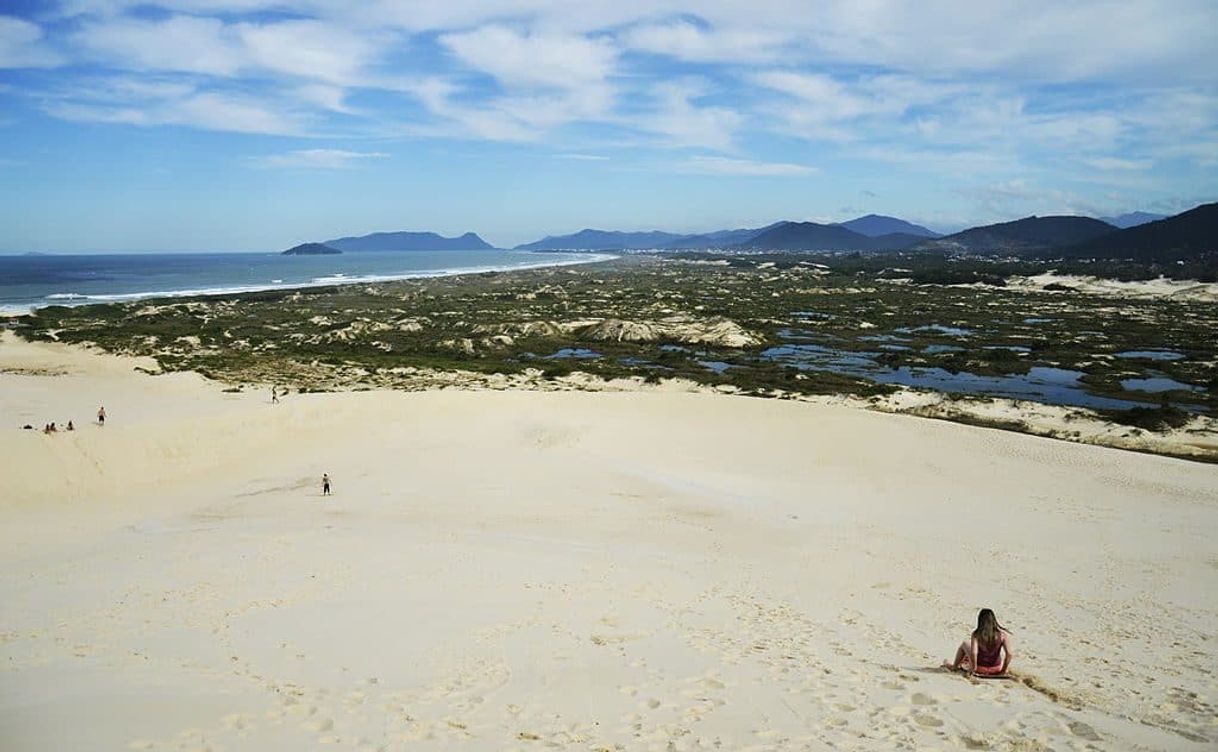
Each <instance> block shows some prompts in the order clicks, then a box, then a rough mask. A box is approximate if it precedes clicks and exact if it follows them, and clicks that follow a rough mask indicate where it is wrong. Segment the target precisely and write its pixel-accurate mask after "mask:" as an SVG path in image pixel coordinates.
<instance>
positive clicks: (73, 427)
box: [68, 420, 76, 431]
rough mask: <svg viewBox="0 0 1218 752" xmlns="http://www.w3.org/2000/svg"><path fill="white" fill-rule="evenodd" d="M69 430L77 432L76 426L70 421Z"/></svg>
mask: <svg viewBox="0 0 1218 752" xmlns="http://www.w3.org/2000/svg"><path fill="white" fill-rule="evenodd" d="M68 430H69V431H75V430H76V426H74V425H72V421H70V420H69V421H68Z"/></svg>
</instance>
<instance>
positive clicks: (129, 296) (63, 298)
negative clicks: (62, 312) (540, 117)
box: [0, 249, 618, 319]
mask: <svg viewBox="0 0 1218 752" xmlns="http://www.w3.org/2000/svg"><path fill="white" fill-rule="evenodd" d="M497 250H500V249H497ZM401 253H411V252H410V251H402V252H401ZM521 253H528V254H530V255H535V256H539V257H542V258H544V256H545V253H544V252H537V251H521ZM64 255H71V254H64ZM216 255H219V256H232V255H235V254H216ZM257 255H259V256H263V255H266V256H271V257H276V256H279V255H280V254H274V253H268V254H257ZM353 255H356V256H358V255H359V254H358V252H357V253H354V254H353ZM616 258H618V256H616V255H614V254H610V253H589V254H586V258H578V259H565V260H558V261H545V262H540V261H539V262H538V263H536V264H521V265H494V264H492V265H483V266H475V267H451V268H446V269H438V270H430V271H411V272H402V273H401V274H365V275H358V276H347V275H346V274H343V273H339V274H335V275H331V276H328V277H320V278H315V279H313V280H311V281H308V282H287V283H275V282H274V281H273V280H272V281H271V282H268V283H266V284H254V285H236V286H232V285H230V286H226V287H206V288H191V289H179V290H159V291H140V292H130V293H115V294H100V295H83V294H77V293H52V294H50V295H48V296H46V299H51V300H54V301H55V302H53V303H47V304H45V305H38V304H34V303H31V304H28V305H21V306H0V319H4V318H15V317H18V316H25V315H28V314H30V313H32V312H34V311H36V310H39V309H41V308H48V307H50V306H53V305H64V306H83V305H105V304H112V303H130V302H136V301H141V300H151V299H156V298H166V299H173V298H194V297H201V298H217V297H224V296H227V295H241V294H244V293H257V292H268V291H286V292H291V291H293V290H309V289H315V288H321V287H336V286H341V285H358V284H374V283H377V282H395V281H399V280H408V279H435V278H440V277H458V276H463V275H467V274H486V273H490V272H508V271H524V270H529V269H546V268H550V267H555V268H558V267H566V266H579V265H582V264H592V263H600V262H605V261H612V260H614V259H616Z"/></svg>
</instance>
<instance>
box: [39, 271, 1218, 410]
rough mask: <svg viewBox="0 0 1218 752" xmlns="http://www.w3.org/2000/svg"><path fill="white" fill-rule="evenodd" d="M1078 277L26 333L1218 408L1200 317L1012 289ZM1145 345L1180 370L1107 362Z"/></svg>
mask: <svg viewBox="0 0 1218 752" xmlns="http://www.w3.org/2000/svg"><path fill="white" fill-rule="evenodd" d="M1072 263H1073V264H1074V265H1073V266H1069V267H1065V266H1063V265H1061V264H1054V265H1045V264H1036V263H1034V262H1026V261H987V260H980V259H973V260H963V261H953V260H949V259H945V258H942V257H938V256H925V255H905V256H885V257H871V256H861V255H857V254H856V255H847V256H813V255H806V254H785V253H776V254H757V255H727V254H707V253H680V254H665V255H664V256H662V257H656V256H649V255H634V256H628V257H625V258H622V259H620V260H618V261H614V262H609V263H604V264H594V265H588V266H582V267H561V268H549V269H535V270H527V271H517V272H509V273H488V274H477V275H467V276H462V277H449V278H442V279H428V280H409V281H400V282H387V283H379V284H359V285H348V286H341V287H328V288H307V289H300V290H295V291H268V292H259V293H248V294H239V295H231V296H226V297H223V298H177V299H161V300H148V301H140V302H134V303H127V304H121V305H102V306H82V307H73V308H67V307H51V308H44V309H41V310H39V311H37V312H36V313H35V314H33V315H31V316H27V317H24V319H23V320H22V327H21V328H20V331H21V333H22V334H23V336H26V337H28V338H35V339H57V340H59V341H63V342H91V343H96V344H97V345H99V346H101V347H103V348H105V349H107V350H111V351H116V352H124V353H132V354H139V355H150V356H152V357H154V358H156V359H157V361H158V362H159V363H160V365H161V367H162V368H163V369H166V370H183V369H191V370H196V371H199V372H200V373H203V374H205V375H207V376H209V377H211V378H215V379H218V380H221V381H224V382H227V383H229V384H241V383H262V384H267V383H277V384H280V385H283V386H292V387H294V388H297V389H300V390H323V389H355V388H364V387H390V388H401V389H416V388H427V387H431V386H435V385H437V383H441V382H438V381H437V374H450V375H451V374H452V373H454V372H461V373H465V374H470V375H471V377H473V378H479V379H491V378H501V379H502V378H508V379H511V378H514V377H523V376H524V375H526V374H527V375H528V378H533V379H537V378H541V379H547V380H553V379H556V378H560V377H562V376H565V375H567V374H570V373H572V372H574V371H581V372H585V373H589V374H592V375H594V376H597V377H601V378H606V379H611V378H617V377H627V376H638V377H643V378H645V379H647V380H649V381H656V380H659V379H663V378H683V379H689V380H692V381H696V382H699V383H702V384H707V385H710V386H722V387H724V388H730V389H734V390H738V391H740V392H743V393H746V394H756V395H775V394H779V393H782V394H836V393H850V394H856V395H860V396H868V395H877V394H884V393H887V392H889V391H891V389H892V387H890V386H887V385H884V384H880V383H876V382H875V381H872V380H871V379H869V378H867V375H866V373H863V372H860V371H858V370H857V369H854V370H852V369H850V368H844V369H843V368H838V369H836V370H837V372H833V371H831V370H823V369H821V368H820V367H816V368H810V367H805V368H794V367H791V366H790V365H784V364H783V363H782V362H779V361H777V360H775V359H772V358H770V357H768V356H767V355H766V352H767V350H769V349H770V348H773V347H777V346H783V345H795V346H803V347H810V348H813V349H816V348H820V349H824V350H825V351H827V352H830V354H831V355H832V356H833V357H835V358H845V359H846V360H847V361H849V360H850V359H852V358H853V359H855V360H859V359H861V360H862V361H864V362H868V363H871V364H872V365H874V366H876V367H879V368H889V369H896V368H900V367H902V366H909V367H915V368H941V369H944V370H945V371H947V372H949V373H969V374H976V375H979V376H1004V375H1020V374H1026V373H1028V371H1029V369H1030V368H1032V367H1034V366H1048V367H1054V368H1061V369H1070V370H1076V371H1081V372H1082V373H1083V374H1084V376H1083V379H1082V383H1083V385H1084V386H1085V388H1086V389H1087V391H1088V392H1089V393H1091V394H1093V395H1098V396H1108V397H1119V398H1120V399H1123V400H1128V401H1132V402H1133V404H1137V403H1138V402H1141V403H1145V404H1146V405H1147V407H1148V408H1155V409H1158V406H1159V404H1160V401H1161V399H1162V397H1161V395H1160V394H1157V393H1151V392H1134V391H1126V390H1124V389H1123V388H1122V387H1121V383H1120V382H1121V380H1122V379H1128V378H1138V377H1146V376H1162V377H1168V378H1172V379H1176V380H1178V381H1181V382H1184V383H1186V384H1193V385H1199V386H1202V387H1204V388H1205V391H1202V392H1193V391H1174V392H1171V393H1169V394H1168V395H1167V396H1168V398H1169V399H1170V402H1171V403H1174V404H1177V405H1189V406H1193V407H1194V409H1196V408H1210V409H1213V408H1218V399H1216V398H1215V395H1216V394H1218V367H1216V364H1218V340H1216V338H1215V337H1214V336H1213V332H1214V331H1218V321H1216V318H1218V312H1216V311H1215V309H1214V306H1213V304H1212V303H1207V302H1201V301H1192V300H1186V299H1174V298H1156V299H1126V298H1115V297H1113V298H1108V297H1099V296H1095V295H1084V294H1082V293H1079V292H1077V291H1071V290H1059V291H1043V292H1042V291H1028V290H1026V289H1014V288H1012V287H1011V286H1009V285H1006V286H1004V281H1005V280H1006V279H1007V278H1009V277H1010V276H1011V275H1034V274H1040V273H1044V272H1045V271H1048V270H1049V269H1057V270H1059V271H1062V272H1072V273H1091V274H1094V273H1096V272H1098V271H1101V268H1100V267H1098V266H1096V265H1094V264H1091V263H1084V262H1072ZM1135 266H1136V265H1127V264H1123V262H1104V266H1103V267H1102V271H1104V272H1106V273H1110V274H1114V275H1116V276H1122V277H1126V278H1140V277H1142V276H1152V271H1153V269H1154V268H1153V267H1149V266H1143V267H1141V268H1140V269H1137V268H1135ZM1083 269H1086V271H1083ZM965 285H967V286H965ZM1147 349H1163V350H1170V351H1174V352H1177V353H1180V354H1181V355H1182V356H1183V357H1181V358H1179V359H1176V360H1154V361H1151V360H1145V359H1141V360H1140V359H1137V358H1132V359H1131V358H1123V357H1118V354H1119V353H1122V352H1124V351H1128V350H1147ZM571 351H574V352H571ZM581 355H582V356H589V357H579V356H581ZM496 375H502V376H501V377H497V376H496ZM443 383H456V382H453V381H451V379H450V380H449V381H447V382H443ZM1134 418H1136V419H1138V420H1143V419H1144V418H1142V417H1137V416H1134Z"/></svg>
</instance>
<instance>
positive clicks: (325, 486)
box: [321, 473, 330, 496]
mask: <svg viewBox="0 0 1218 752" xmlns="http://www.w3.org/2000/svg"><path fill="white" fill-rule="evenodd" d="M321 495H322V496H329V495H330V474H329V473H322V474H321Z"/></svg>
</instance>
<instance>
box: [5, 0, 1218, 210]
mask: <svg viewBox="0 0 1218 752" xmlns="http://www.w3.org/2000/svg"><path fill="white" fill-rule="evenodd" d="M290 5H291V10H292V12H291V13H285V12H284V11H285V8H286V7H287V6H285V4H284V3H283V0H59V2H57V3H55V4H54V5H53V7H49V8H46V9H42V10H40V11H39V12H38V13H37V14H34V13H27V14H24V15H23V16H22V17H20V18H18V17H15V14H12V15H7V16H0V68H26V69H29V71H28V72H23V73H19V74H14V75H11V76H6V83H7V85H8V86H9V87H10V90H0V101H3V102H5V103H6V104H7V103H8V102H10V101H17V100H18V99H20V100H22V102H24V103H25V104H26V105H27V106H25V107H24V108H21V107H14V108H12V109H13V111H14V112H18V113H21V112H28V111H37V110H38V109H41V111H42V112H44V113H46V114H47V115H50V116H52V117H55V118H60V119H63V120H66V121H72V122H99V123H109V124H113V125H115V126H123V125H129V126H133V127H139V128H144V129H150V128H158V127H179V128H193V129H199V130H208V131H223V132H231V133H238V134H246V135H248V136H249V137H261V136H290V137H297V138H300V139H306V138H307V139H318V138H323V137H324V138H325V139H326V141H325V143H326V144H327V145H328V146H334V147H336V148H333V149H308V148H303V147H307V146H309V145H310V144H308V143H297V144H290V145H288V146H283V145H282V144H277V145H276V146H275V147H271V148H270V149H269V150H270V151H277V150H283V149H288V148H291V147H293V146H295V147H302V148H299V149H298V150H297V151H292V152H284V153H277V154H272V155H271V156H269V157H267V158H265V159H266V160H269V161H268V162H266V163H265V164H264V166H268V167H298V168H315V169H335V168H339V167H350V166H352V165H356V164H369V163H370V162H369V160H370V159H374V158H375V157H368V156H350V155H361V154H362V155H368V154H372V153H371V152H367V151H366V150H365V149H364V148H363V147H361V146H360V144H362V143H365V142H363V141H362V140H357V137H358V138H362V137H364V136H367V135H369V134H372V135H375V136H377V137H396V138H399V139H401V141H400V143H401V144H402V146H401V147H400V148H399V146H397V145H395V147H394V152H395V153H398V154H399V155H401V154H404V149H408V148H414V147H413V144H414V142H418V141H430V140H435V141H452V140H458V139H459V140H466V141H475V142H486V144H487V149H488V150H491V149H510V148H512V145H513V144H519V143H529V144H533V145H536V146H535V148H538V149H542V148H544V150H545V153H552V154H555V155H557V156H558V158H562V159H573V160H581V159H582V160H585V161H604V158H603V157H602V156H600V154H599V152H602V151H604V152H608V153H612V154H613V155H614V160H615V162H622V163H635V162H638V161H639V160H637V159H634V158H633V155H626V158H624V159H619V156H621V155H623V154H625V151H624V150H626V149H639V150H643V151H645V152H646V153H648V154H649V155H650V156H649V159H650V161H651V162H652V164H655V165H659V166H660V167H661V168H662V169H671V170H680V171H683V172H687V173H697V174H702V175H707V176H711V177H713V176H732V175H735V176H749V175H751V176H769V177H782V176H799V175H809V174H812V173H813V172H814V171H816V170H819V171H821V173H822V174H825V175H827V176H831V177H834V178H838V177H845V178H860V179H859V180H854V181H853V182H852V183H851V185H852V186H853V187H851V189H850V190H851V191H856V190H857V186H858V185H861V184H867V185H875V184H876V183H875V182H874V180H875V176H874V172H875V171H876V170H877V168H882V169H883V170H886V171H888V172H890V173H892V174H893V175H899V176H901V177H910V176H912V179H913V180H914V181H920V180H925V181H931V180H935V181H939V182H937V183H931V182H921V183H917V185H920V186H924V187H928V188H929V189H930V190H934V191H937V192H938V193H939V194H940V195H954V196H957V197H958V198H959V197H960V196H963V194H953V193H952V191H953V189H955V188H961V189H968V188H969V187H972V186H977V185H982V186H993V185H1003V184H1005V183H1009V182H1010V181H1017V180H1031V179H1032V178H1033V177H1034V178H1035V179H1036V180H1037V181H1040V183H1042V184H1047V183H1048V182H1050V181H1051V180H1052V181H1058V182H1061V183H1063V184H1065V183H1069V184H1071V185H1073V186H1075V187H1076V188H1077V187H1078V186H1080V185H1082V184H1084V183H1089V184H1094V185H1100V184H1101V183H1106V184H1107V185H1117V184H1121V185H1130V186H1132V185H1134V184H1135V183H1136V184H1137V185H1138V186H1150V187H1156V188H1157V189H1158V190H1160V191H1161V192H1167V191H1168V190H1177V189H1176V188H1175V187H1174V186H1175V185H1176V184H1177V182H1178V179H1179V177H1180V175H1182V174H1183V175H1187V176H1188V177H1189V179H1191V180H1192V181H1193V184H1194V185H1193V186H1192V187H1190V188H1189V189H1188V190H1190V191H1192V192H1194V193H1195V192H1197V191H1199V190H1200V188H1201V187H1202V185H1203V184H1205V183H1207V182H1208V184H1212V183H1213V180H1214V178H1213V170H1214V169H1215V167H1218V157H1215V156H1214V155H1215V154H1218V150H1216V149H1215V148H1214V144H1215V143H1218V66H1206V65H1200V64H1197V62H1196V61H1198V60H1204V59H1207V58H1208V56H1209V54H1210V50H1211V48H1212V46H1213V42H1214V33H1213V29H1214V28H1218V5H1216V4H1215V3H1213V2H1212V0H1176V2H1174V3H1173V5H1172V9H1171V12H1170V13H1168V12H1164V10H1163V7H1162V3H1161V2H1156V1H1155V0H1113V1H1111V2H1109V1H1108V0H1103V1H1101V0H1080V2H1074V3H1060V2H1055V1H1054V0H1026V2H1020V3H1018V7H1015V4H1012V3H1011V2H1007V1H1006V0H1003V1H1001V2H992V3H971V4H970V3H964V4H962V3H959V2H954V1H953V0H926V2H923V3H917V4H911V3H899V2H890V1H889V0H877V1H876V2H866V3H860V2H857V1H856V0H824V2H818V3H816V7H815V9H814V11H811V12H810V11H809V7H808V4H807V3H806V2H802V1H801V0H755V1H754V2H749V3H742V2H739V0H698V2H694V0H655V1H654V2H643V1H641V0H621V1H619V2H613V3H579V2H557V1H556V0H519V1H518V2H513V3H511V4H508V5H505V4H504V3H502V2H499V1H498V0H453V1H452V2H445V3H436V2H426V1H424V0H368V1H367V2H361V3H351V2H349V0H302V2H299V3H292V4H290ZM10 13H11V12H10ZM927 50H934V51H935V52H934V54H928V53H927ZM20 116H21V117H24V115H20ZM14 117H16V116H14ZM236 143H240V144H241V146H240V151H239V152H238V153H259V152H262V151H267V150H268V149H267V148H266V144H265V143H262V144H257V145H256V146H255V147H253V148H250V147H249V144H248V143H246V142H236ZM378 143H380V142H379V141H378ZM623 144H625V145H626V146H623ZM342 147H346V148H342ZM306 154H312V156H302V155H306ZM327 154H328V155H329V156H326V155H327ZM342 155H348V156H342ZM577 155H582V156H577ZM694 155H697V156H694ZM811 164H815V165H816V167H815V168H814V167H811V166H809V165H811ZM864 171H867V172H869V173H872V174H867V175H865V176H864V175H862V174H861V173H862V172H864ZM894 179H896V178H894ZM1079 190H1083V189H1081V188H1079ZM1087 190H1091V189H1090V188H1089V189H1087ZM1094 190H1096V191H1099V190H1102V188H1095V189H1094ZM1179 190H1184V189H1183V188H1180V189H1179ZM881 193H882V195H884V196H885V197H891V196H893V195H894V194H895V193H897V192H896V191H893V190H888V189H885V190H883V191H881ZM982 193H983V194H984V195H985V196H987V197H988V198H986V200H987V201H990V202H991V203H993V202H995V201H999V200H1001V201H1005V202H1006V206H1014V205H1015V204H1014V203H1012V202H1015V201H1016V199H1015V198H1014V197H1011V196H1006V197H1001V196H996V195H995V194H993V193H992V192H990V193H986V192H985V191H983V192H982ZM1074 198H1077V197H1066V196H1059V197H1057V198H1056V199H1054V201H1055V202H1056V204H1065V203H1070V201H1073V200H1074ZM960 200H962V199H960ZM1020 200H1025V199H1020ZM1025 201H1026V202H1027V203H1028V205H1031V204H1032V203H1034V202H1032V201H1031V200H1030V199H1027V200H1025ZM994 205H995V206H996V205H997V204H994ZM1078 205H1081V204H1078Z"/></svg>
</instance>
